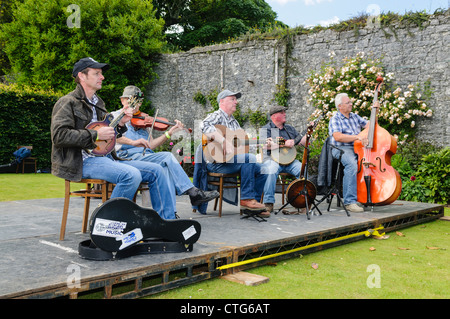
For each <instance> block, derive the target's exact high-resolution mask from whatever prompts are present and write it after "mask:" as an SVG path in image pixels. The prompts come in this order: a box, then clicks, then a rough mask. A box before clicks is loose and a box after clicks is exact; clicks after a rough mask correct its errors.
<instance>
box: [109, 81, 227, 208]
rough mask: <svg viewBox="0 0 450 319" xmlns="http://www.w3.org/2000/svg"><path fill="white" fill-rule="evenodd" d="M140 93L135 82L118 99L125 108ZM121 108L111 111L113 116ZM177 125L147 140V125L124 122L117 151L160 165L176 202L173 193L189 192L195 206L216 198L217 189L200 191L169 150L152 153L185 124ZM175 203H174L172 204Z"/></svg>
mask: <svg viewBox="0 0 450 319" xmlns="http://www.w3.org/2000/svg"><path fill="white" fill-rule="evenodd" d="M137 94H139V95H140V96H143V93H142V91H141V90H140V89H139V88H138V87H137V86H134V85H129V86H127V87H125V89H124V90H123V94H122V96H121V97H120V102H121V103H122V105H123V106H124V107H128V102H129V98H131V97H133V96H135V95H137ZM139 107H140V103H139V104H138V105H136V107H135V108H134V112H135V113H137V112H138V111H139ZM117 113H120V111H116V112H113V115H116V114H117ZM175 123H176V125H173V126H171V128H170V129H169V130H167V131H166V132H165V134H162V135H161V136H159V137H157V138H155V139H154V138H153V137H151V138H150V139H149V130H148V128H135V127H133V125H131V122H130V121H128V122H127V123H126V127H127V131H126V132H125V133H124V134H122V137H120V138H118V139H117V143H116V151H117V155H118V156H119V157H121V158H125V159H132V160H137V161H144V162H151V163H156V164H159V165H161V167H162V168H163V170H164V173H165V175H166V178H167V181H168V185H169V190H170V193H171V198H173V200H174V201H175V195H176V194H178V195H183V194H186V195H189V198H190V200H191V205H192V206H198V205H199V204H201V203H204V202H207V201H210V200H212V199H215V198H217V197H219V192H217V191H203V190H200V189H198V188H196V187H194V185H193V184H192V182H191V180H190V179H189V177H188V176H187V175H186V172H185V171H184V170H183V168H182V167H181V165H180V163H178V161H177V159H176V158H175V156H174V155H173V154H172V153H170V152H158V153H155V152H154V151H153V150H152V149H154V148H156V147H158V146H160V145H162V144H164V143H166V142H167V141H169V140H170V138H171V137H172V135H173V134H174V133H175V132H177V131H179V130H181V129H183V127H184V125H183V124H182V123H181V122H180V121H178V120H175ZM174 205H176V203H174Z"/></svg>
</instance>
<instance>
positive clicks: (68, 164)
mask: <svg viewBox="0 0 450 319" xmlns="http://www.w3.org/2000/svg"><path fill="white" fill-rule="evenodd" d="M95 109H96V110H97V118H98V119H99V120H103V119H104V117H105V115H106V114H107V110H106V108H105V103H104V102H103V100H102V99H101V98H99V101H98V103H97V105H96V107H95ZM92 115H93V113H92V105H91V104H89V102H88V101H87V99H86V95H85V93H84V90H83V87H82V86H81V85H80V84H78V85H77V87H76V89H75V90H74V91H72V92H70V93H69V94H67V95H65V96H63V97H61V98H60V99H59V100H58V101H57V102H56V104H55V106H54V107H53V112H52V123H51V138H52V157H51V159H52V174H53V175H55V176H58V177H60V178H64V179H68V180H71V181H79V180H81V177H82V173H83V159H82V155H81V151H82V150H83V149H94V148H95V147H96V145H95V140H96V138H97V131H95V130H88V129H86V125H88V124H89V123H90V121H91V119H92ZM125 130H126V129H125ZM121 133H123V131H122V132H121Z"/></svg>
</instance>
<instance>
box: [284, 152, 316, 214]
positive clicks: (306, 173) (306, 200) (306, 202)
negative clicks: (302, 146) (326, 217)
mask: <svg viewBox="0 0 450 319" xmlns="http://www.w3.org/2000/svg"><path fill="white" fill-rule="evenodd" d="M306 151H307V156H306V158H307V160H306V163H308V162H309V148H308V147H306ZM306 165H307V164H306ZM304 181H305V182H304V183H303V189H302V190H301V191H300V192H299V193H298V194H297V195H295V196H294V197H293V198H291V199H289V200H288V201H287V203H286V204H284V205H283V206H281V207H280V208H279V209H278V211H276V212H275V215H277V214H278V213H279V212H280V211H281V210H282V209H283V208H285V207H286V206H287V205H289V204H290V203H291V202H293V201H295V200H296V199H297V197H299V196H302V195H303V196H305V204H306V206H305V208H306V218H307V219H308V220H309V219H311V217H310V213H311V212H312V210H313V209H314V208H315V209H316V210H317V211H318V212H319V214H320V215H322V213H321V212H320V209H319V207H317V205H316V204H315V203H314V199H313V201H312V203H311V204H312V206H314V207H311V210H310V209H309V207H310V206H309V204H308V190H307V188H306V182H307V181H308V169H307V168H305V178H304ZM294 207H295V206H294ZM296 208H297V207H296Z"/></svg>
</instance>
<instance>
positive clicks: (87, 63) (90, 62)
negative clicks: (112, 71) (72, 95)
mask: <svg viewBox="0 0 450 319" xmlns="http://www.w3.org/2000/svg"><path fill="white" fill-rule="evenodd" d="M87 68H92V69H102V71H106V70H108V69H109V64H106V63H99V62H97V61H95V60H94V59H93V58H90V57H87V58H82V59H80V60H79V61H78V62H76V63H75V64H74V66H73V70H72V75H73V77H74V78H75V77H77V75H78V72H81V71H83V70H84V69H87Z"/></svg>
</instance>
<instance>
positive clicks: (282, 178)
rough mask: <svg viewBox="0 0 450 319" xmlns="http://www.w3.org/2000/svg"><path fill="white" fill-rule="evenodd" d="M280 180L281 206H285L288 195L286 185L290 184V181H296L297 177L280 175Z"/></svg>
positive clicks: (286, 174) (278, 182)
mask: <svg viewBox="0 0 450 319" xmlns="http://www.w3.org/2000/svg"><path fill="white" fill-rule="evenodd" d="M278 177H279V179H277V185H281V205H284V197H285V196H284V195H285V193H286V185H289V184H290V182H291V181H290V180H289V181H288V179H291V180H295V179H296V177H295V176H294V175H291V174H289V173H280V174H279V175H278Z"/></svg>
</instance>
